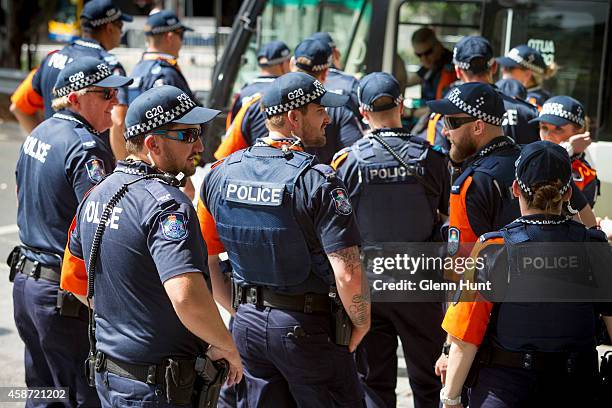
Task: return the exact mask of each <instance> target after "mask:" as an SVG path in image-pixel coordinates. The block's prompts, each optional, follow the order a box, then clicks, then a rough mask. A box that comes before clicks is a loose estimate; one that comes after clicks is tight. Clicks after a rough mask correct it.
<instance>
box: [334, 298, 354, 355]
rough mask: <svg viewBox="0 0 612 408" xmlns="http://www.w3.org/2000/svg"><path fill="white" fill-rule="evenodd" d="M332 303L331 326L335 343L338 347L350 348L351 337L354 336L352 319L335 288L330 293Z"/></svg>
mask: <svg viewBox="0 0 612 408" xmlns="http://www.w3.org/2000/svg"><path fill="white" fill-rule="evenodd" d="M329 296H330V298H332V302H331V309H332V310H331V324H332V331H331V332H332V335H333V336H334V338H333V341H334V343H336V344H337V345H338V346H348V345H349V343H350V341H351V335H352V334H353V325H352V323H351V318H350V317H349V315H348V313H346V310H345V309H344V306H343V305H342V302H341V301H340V296H338V292H337V291H336V289H335V288H332V289H331V290H330V292H329Z"/></svg>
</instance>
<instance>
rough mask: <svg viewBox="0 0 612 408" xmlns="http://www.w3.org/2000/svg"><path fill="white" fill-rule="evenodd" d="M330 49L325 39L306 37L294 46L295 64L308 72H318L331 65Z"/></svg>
mask: <svg viewBox="0 0 612 408" xmlns="http://www.w3.org/2000/svg"><path fill="white" fill-rule="evenodd" d="M331 55H332V49H331V47H330V46H329V44H327V42H325V41H321V40H317V39H316V38H306V39H305V40H303V41H302V42H301V43H299V44H298V46H297V47H295V51H294V58H295V65H296V66H297V67H298V68H301V69H303V70H305V71H308V72H320V71H323V70H324V69H327V68H329V67H330V65H331Z"/></svg>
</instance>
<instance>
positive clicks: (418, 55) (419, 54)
mask: <svg viewBox="0 0 612 408" xmlns="http://www.w3.org/2000/svg"><path fill="white" fill-rule="evenodd" d="M432 52H433V47H431V48H429V49H428V50H425V51H423V52H416V51H415V52H414V55H416V56H417V57H419V58H422V57H428V56H429V55H431V53H432Z"/></svg>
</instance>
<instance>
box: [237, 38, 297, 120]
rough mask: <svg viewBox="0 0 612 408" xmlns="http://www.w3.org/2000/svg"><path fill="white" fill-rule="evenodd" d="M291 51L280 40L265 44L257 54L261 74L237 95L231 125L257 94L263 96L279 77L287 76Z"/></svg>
mask: <svg viewBox="0 0 612 408" xmlns="http://www.w3.org/2000/svg"><path fill="white" fill-rule="evenodd" d="M290 59H291V50H290V49H289V47H288V46H287V44H285V43H284V42H282V41H280V40H274V41H270V42H269V43H266V44H264V45H263V46H262V47H261V48H260V49H259V51H258V52H257V65H259V69H260V74H259V76H257V78H255V79H254V80H253V81H251V82H249V83H248V84H246V85H245V86H243V87H242V89H241V90H240V92H238V94H236V96H235V99H234V104H233V105H232V109H231V110H230V116H229V117H228V120H227V123H228V124H230V123H232V121H233V120H234V119H235V118H236V115H237V114H238V111H239V110H240V108H242V106H243V105H244V104H246V103H247V102H248V101H249V100H250V99H251V98H252V97H253V95H255V94H262V93H263V91H264V90H265V89H266V88H267V86H268V85H269V84H270V83H271V82H272V81H274V79H276V78H278V77H279V76H281V75H283V74H286V73H287V72H289V70H290V66H289V61H290Z"/></svg>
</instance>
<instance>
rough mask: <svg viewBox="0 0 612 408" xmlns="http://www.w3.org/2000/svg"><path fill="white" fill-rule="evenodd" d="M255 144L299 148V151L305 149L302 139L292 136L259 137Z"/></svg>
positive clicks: (288, 148)
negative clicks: (282, 137) (279, 137)
mask: <svg viewBox="0 0 612 408" xmlns="http://www.w3.org/2000/svg"><path fill="white" fill-rule="evenodd" d="M255 146H258V147H261V146H269V147H274V148H276V149H281V150H285V149H287V150H297V151H299V152H303V151H304V145H303V144H302V141H301V140H300V139H294V138H290V137H288V138H284V139H275V138H272V137H263V138H259V139H257V140H256V141H255Z"/></svg>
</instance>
